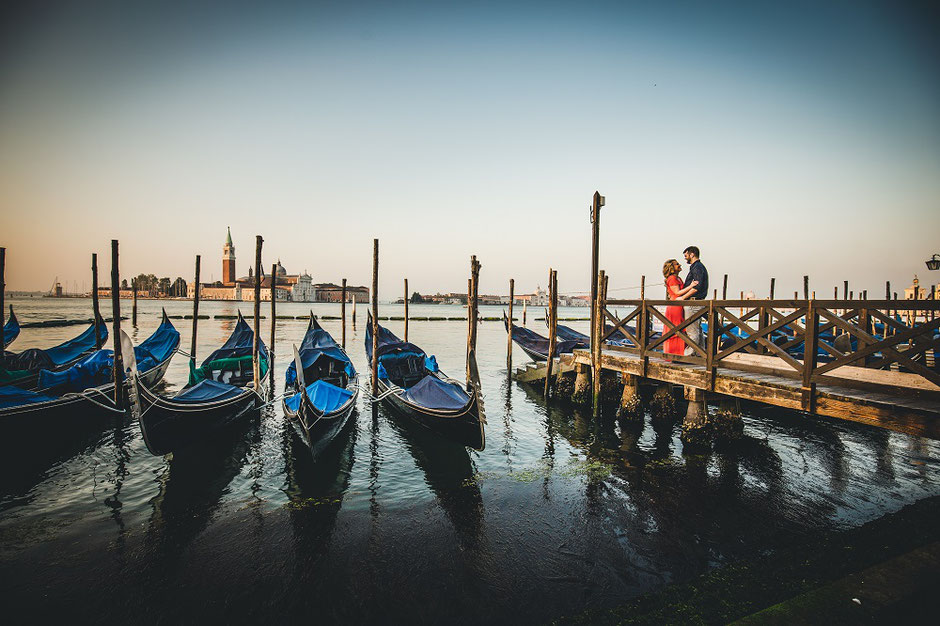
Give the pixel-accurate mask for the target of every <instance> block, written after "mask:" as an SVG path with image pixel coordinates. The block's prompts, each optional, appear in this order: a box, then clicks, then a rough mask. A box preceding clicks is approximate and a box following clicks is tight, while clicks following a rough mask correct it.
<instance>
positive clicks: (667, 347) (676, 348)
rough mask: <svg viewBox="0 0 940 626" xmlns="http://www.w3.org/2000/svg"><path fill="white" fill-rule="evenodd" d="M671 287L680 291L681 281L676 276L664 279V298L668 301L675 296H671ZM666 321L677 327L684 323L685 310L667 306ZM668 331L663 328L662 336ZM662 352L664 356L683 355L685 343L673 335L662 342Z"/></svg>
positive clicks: (679, 307) (676, 335)
mask: <svg viewBox="0 0 940 626" xmlns="http://www.w3.org/2000/svg"><path fill="white" fill-rule="evenodd" d="M672 287H675V288H676V289H677V290H679V291H681V290H682V281H681V280H679V276H678V274H673V275H672V276H670V277H669V278H667V279H666V297H667V298H668V299H670V300H675V296H674V295H672ZM666 319H667V320H669V321H670V322H672V323H673V324H675V325H676V326H678V325H679V324H681V323H682V322H684V321H685V309H684V308H683V307H681V306H667V307H666ZM668 331H669V328H668V327H664V328H663V334H666V333H667V332H668ZM663 352H665V353H666V354H679V355H682V354H685V342H684V341H682V337H680V336H679V335H678V334H675V335H673V336H672V337H670V338H669V339H667V340H666V341H664V342H663Z"/></svg>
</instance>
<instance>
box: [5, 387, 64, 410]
mask: <svg viewBox="0 0 940 626" xmlns="http://www.w3.org/2000/svg"><path fill="white" fill-rule="evenodd" d="M52 400H58V398H57V397H56V396H48V395H46V394H44V393H36V392H35V391H26V390H25V389H20V388H19V387H0V409H8V408H10V407H14V406H23V405H26V404H37V403H39V402H49V401H52Z"/></svg>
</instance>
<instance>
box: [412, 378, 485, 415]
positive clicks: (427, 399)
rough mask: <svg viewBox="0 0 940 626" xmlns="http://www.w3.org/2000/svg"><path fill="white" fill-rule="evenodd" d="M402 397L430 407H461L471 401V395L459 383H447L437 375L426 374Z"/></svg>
mask: <svg viewBox="0 0 940 626" xmlns="http://www.w3.org/2000/svg"><path fill="white" fill-rule="evenodd" d="M402 397H404V398H405V399H407V400H408V401H409V402H413V403H414V404H420V405H421V406H424V407H427V408H429V409H461V408H463V407H465V406H466V405H467V403H468V402H470V396H468V395H467V394H466V393H465V392H464V390H463V389H461V388H460V387H459V386H458V385H454V384H450V383H445V382H444V381H443V380H441V379H439V378H438V377H437V376H425V377H424V378H422V379H421V380H420V381H418V382H417V383H416V384H415V385H414V386H413V387H411V388H410V389H408V390H407V391H405V393H404V394H402Z"/></svg>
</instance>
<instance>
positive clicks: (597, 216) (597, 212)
mask: <svg viewBox="0 0 940 626" xmlns="http://www.w3.org/2000/svg"><path fill="white" fill-rule="evenodd" d="M602 206H604V197H603V196H602V195H601V194H600V193H599V192H597V191H595V192H594V197H593V198H592V200H591V345H594V341H595V339H596V337H595V336H594V329H595V326H596V325H597V324H596V321H597V314H598V313H597V270H598V267H599V263H600V246H601V207H602Z"/></svg>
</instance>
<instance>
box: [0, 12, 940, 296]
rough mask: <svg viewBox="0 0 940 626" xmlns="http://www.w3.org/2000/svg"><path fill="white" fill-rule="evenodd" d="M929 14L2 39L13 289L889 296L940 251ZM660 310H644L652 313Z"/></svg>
mask: <svg viewBox="0 0 940 626" xmlns="http://www.w3.org/2000/svg"><path fill="white" fill-rule="evenodd" d="M938 17H940V12H938V8H937V5H936V3H913V2H896V3H884V2H831V3H811V2H793V3H772V2H717V3H707V4H705V3H697V2H668V3H656V4H652V5H645V4H641V3H631V2H617V3H589V4H586V5H581V4H578V5H573V4H570V5H569V4H565V3H552V2H547V3H546V2H540V3H516V4H513V5H512V6H508V5H507V4H505V3H487V2H481V3H472V4H467V5H461V6H456V7H451V6H445V5H443V4H441V3H418V2H414V3H378V2H375V3H370V2H360V3H354V4H353V3H347V4H342V5H331V4H312V5H311V4H307V3H287V4H284V3H274V4H265V5H264V6H254V5H251V4H245V5H236V4H232V3H225V4H221V3H219V4H215V3H209V2H196V3H186V4H182V5H180V6H172V3H154V4H153V5H152V6H149V7H132V6H128V5H127V3H120V2H75V3H69V2H62V3H51V4H48V5H42V6H41V7H37V6H32V5H29V4H28V5H25V6H23V7H21V8H20V13H18V14H17V13H10V14H9V16H8V17H7V18H6V19H5V20H4V23H3V24H2V25H0V208H2V223H3V228H2V231H0V232H2V235H0V246H4V247H6V248H7V266H6V282H7V288H8V289H9V290H19V291H25V290H44V289H48V288H49V286H50V285H51V284H52V281H53V279H54V278H55V277H56V276H58V277H59V280H60V281H62V282H64V283H68V284H69V285H72V284H73V283H77V284H78V285H81V284H82V283H83V282H84V283H85V284H87V285H90V283H91V274H90V256H91V253H92V252H97V253H98V255H99V265H100V268H101V272H102V276H103V277H107V276H108V273H109V271H110V268H109V264H110V247H109V246H110V240H111V239H119V240H120V242H121V269H122V272H121V275H122V277H127V278H130V277H131V276H135V275H137V274H138V273H140V272H148V273H154V274H157V275H158V276H169V277H171V278H173V279H175V278H176V277H177V276H182V277H183V278H185V279H187V280H192V272H193V261H194V257H195V255H196V254H201V255H202V258H203V261H202V264H203V277H204V280H208V279H209V277H210V276H212V275H214V276H215V278H216V279H220V278H221V251H222V244H223V243H224V241H225V229H226V227H227V226H231V228H232V237H233V240H234V244H235V247H236V255H237V259H238V261H237V264H238V273H239V274H240V275H242V274H247V269H248V266H249V265H254V236H255V235H256V234H261V235H262V236H263V237H264V239H265V244H264V255H263V265H264V266H265V267H266V268H268V269H270V266H271V264H272V263H274V262H275V261H276V260H277V259H278V258H280V260H281V262H282V263H283V265H284V266H285V267H286V268H287V269H288V271H289V272H291V273H297V272H301V271H303V270H305V269H306V270H307V271H309V272H310V274H311V275H312V276H313V279H314V281H315V282H338V281H339V280H341V279H342V278H344V277H345V278H347V279H348V280H349V281H350V283H355V284H362V285H368V284H371V268H372V239H373V238H375V237H377V238H379V239H380V246H381V267H380V270H381V283H380V298H381V299H382V300H386V299H393V298H394V297H398V296H397V295H395V294H399V293H400V292H401V291H402V279H403V278H406V277H407V278H408V279H409V287H410V290H411V291H418V292H420V293H434V292H437V291H440V292H449V291H455V292H461V291H465V290H466V279H467V276H468V274H469V259H470V255H471V254H476V255H477V256H478V258H479V259H480V261H481V262H482V264H483V267H482V271H481V276H480V278H481V287H480V288H481V292H484V293H492V294H504V293H507V292H508V282H509V279H510V278H515V280H516V289H517V291H518V292H531V291H533V290H534V289H535V288H536V286H537V285H542V286H544V285H545V283H546V282H547V276H548V270H549V267H554V268H555V269H557V270H558V275H559V287H560V291H561V292H563V293H577V292H584V291H587V290H588V289H589V274H590V239H591V226H590V223H589V211H588V208H589V204H590V199H591V195H592V194H593V192H594V191H595V189H596V190H598V191H600V193H601V194H603V195H604V196H606V200H607V206H606V207H605V208H604V209H602V214H601V215H602V217H601V224H602V240H601V267H602V268H603V269H605V270H606V271H607V272H608V274H609V275H610V276H611V283H610V288H611V293H612V295H616V296H617V297H633V296H635V295H637V294H638V290H636V289H628V288H631V287H635V286H637V285H638V284H639V279H640V275H643V274H645V275H646V277H647V283H648V284H649V285H651V287H652V286H654V285H656V284H657V283H661V282H662V279H661V274H660V268H661V267H662V263H663V261H664V260H665V259H667V258H678V259H680V260H681V256H682V250H683V249H684V248H685V247H686V246H687V245H690V244H694V245H698V246H699V247H700V248H701V249H702V259H703V261H704V262H705V263H706V265H707V266H708V269H709V271H710V273H711V281H712V285H711V286H712V288H718V289H719V290H720V288H721V276H722V275H723V274H725V273H727V274H729V276H730V278H729V291H730V292H731V294H732V295H734V296H735V297H736V296H737V294H738V293H739V292H740V291H754V292H755V293H756V295H757V296H759V297H764V296H766V292H767V289H768V287H769V280H770V278H771V277H775V278H776V281H777V282H776V284H777V293H778V294H780V295H781V296H787V297H789V296H792V294H793V291H796V290H799V291H800V292H802V276H803V275H804V274H809V275H810V278H811V288H812V289H814V290H816V291H817V296H818V297H826V298H828V297H831V295H832V289H833V287H834V286H836V285H839V286H840V289H841V285H842V281H843V280H849V281H850V283H851V286H850V288H851V289H853V290H855V291H860V290H862V289H867V290H868V291H869V295H870V296H878V297H880V296H881V295H882V294H883V292H884V281H885V280H890V281H891V283H892V289H893V290H894V291H897V292H899V293H903V288H904V287H906V286H908V285H909V284H910V282H911V279H912V278H913V275H914V274H917V275H918V276H919V277H920V279H921V284H922V285H930V284H934V283H937V282H940V272H932V273H931V272H929V271H928V270H927V269H926V267H925V266H924V260H925V259H927V258H929V257H930V256H931V255H932V254H934V253H940V241H938V239H940V238H938V236H937V235H938V234H940V61H938V59H940V43H938V41H937V38H936V34H935V27H936V24H937V23H938V19H937V18H938ZM659 290H660V291H659V292H657V291H655V288H654V290H653V291H651V292H650V294H649V295H650V296H651V297H661V288H659Z"/></svg>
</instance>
